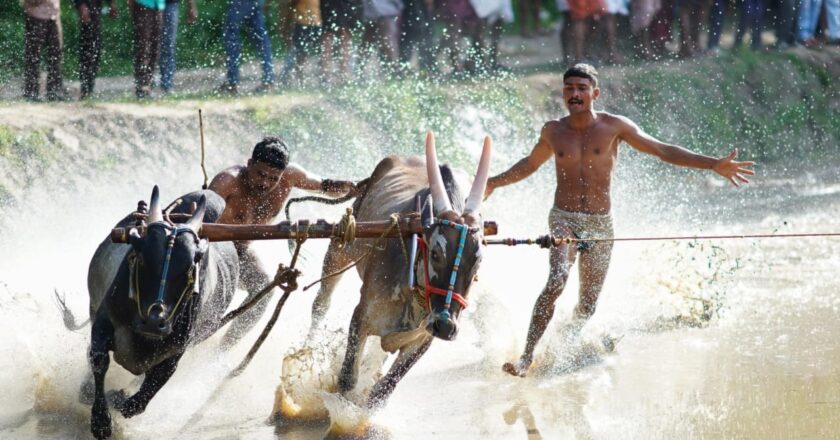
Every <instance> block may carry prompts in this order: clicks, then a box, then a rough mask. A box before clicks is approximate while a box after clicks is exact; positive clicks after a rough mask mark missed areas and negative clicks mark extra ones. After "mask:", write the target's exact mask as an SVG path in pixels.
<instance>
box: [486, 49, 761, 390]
mask: <svg viewBox="0 0 840 440" xmlns="http://www.w3.org/2000/svg"><path fill="white" fill-rule="evenodd" d="M600 93H601V91H600V89H598V79H597V72H596V71H595V69H594V68H593V67H592V66H590V65H588V64H577V65H575V66H574V67H572V68H570V69H569V70H567V71H566V73H565V74H564V75H563V100H564V102H565V103H566V108H567V109H568V110H569V115H568V116H566V117H564V118H562V119H560V120H559V121H549V122H547V123H546V124H545V125H544V126H543V128H542V132H541V133H540V139H539V141H538V142H537V144H536V145H535V146H534V148H533V150H532V151H531V153H530V154H529V155H528V156H526V157H525V158H523V159H521V160H520V161H519V162H517V163H516V164H514V165H513V166H512V167H510V169H508V170H507V171H505V172H503V173H501V174H499V175H497V176H494V177H491V178H490V180H489V181H488V182H487V191H486V195H487V196H489V195H490V193H492V192H493V190H494V189H496V188H499V187H501V186H505V185H510V184H512V183H516V182H519V181H520V180H522V179H525V178H526V177H528V176H530V175H531V174H533V173H534V171H536V170H537V169H538V168H539V167H540V166H541V165H542V164H543V163H545V162H546V161H547V160H549V159H551V158H552V157H553V158H554V163H555V166H556V169H557V188H556V190H555V192H554V207H553V208H552V209H551V214H550V215H549V217H548V221H549V227H550V228H551V233H552V234H554V235H555V236H559V237H572V236H574V237H578V238H583V237H599V238H610V237H612V236H613V225H612V217H611V216H610V181H611V178H612V173H613V169H614V168H615V164H616V160H617V158H618V146H619V144H620V143H621V142H625V143H627V144H629V145H630V146H631V147H633V148H635V149H637V150H639V151H641V152H644V153H647V154H652V155H654V156H656V157H658V158H659V159H660V160H662V161H665V162H668V163H671V164H674V165H678V166H683V167H691V168H701V169H707V170H712V171H714V172H716V173H718V174H720V175H721V176H723V177H725V178H726V179H728V180H729V181H730V182H732V184H733V185H735V186H736V187H737V186H740V185H741V184H742V183H748V182H749V180H747V177H746V176H747V175H753V174H755V173H754V172H753V171H752V170H751V169H750V168H749V167H751V166H752V165H753V164H754V163H753V162H737V161H735V157H736V156H737V154H738V151H737V150H733V151H732V152H731V153H730V154H729V155H728V156H726V157H723V158H714V157H709V156H704V155H701V154H697V153H693V152H691V151H689V150H686V149H685V148H681V147H678V146H676V145H669V144H666V143H663V142H660V141H658V140H656V139H654V138H653V137H651V136H650V135H648V134H647V133H645V132H644V131H642V130H641V129H640V128H639V127H638V126H637V125H636V124H634V123H633V121H631V120H629V119H627V118H625V117H623V116H618V115H612V114H609V113H606V112H601V111H595V110H593V108H592V107H593V103H594V102H595V101H596V100H597V99H598V96H599V95H600ZM578 253H579V254H580V265H579V266H578V271H579V273H580V299H579V301H578V304H577V307H576V308H575V321H576V322H575V324H576V327H575V328H578V329H579V328H580V327H581V326H582V325H583V323H585V320H586V319H588V318H589V317H590V316H592V314H593V313H595V305H596V303H597V301H598V295H600V293H601V287H602V286H603V285H604V279H605V278H606V275H607V269H608V268H609V262H610V254H611V253H612V242H597V243H585V242H583V243H577V244H571V245H561V246H558V247H553V248H551V250H550V259H549V262H550V273H549V277H548V283H547V284H546V286H545V289H544V290H543V291H542V293H541V294H540V296H539V298H538V299H537V302H536V304H535V305H534V311H533V314H532V316H531V325H530V327H529V328H528V338H527V340H526V344H525V351H524V352H523V353H522V356H521V357H520V358H519V362H517V363H515V364H514V363H511V362H508V363H506V364H505V365H504V366H503V367H502V369H503V370H504V371H506V372H507V373H510V374H512V375H515V376H525V374H526V373H527V372H528V368H529V367H530V365H531V362H532V360H533V356H534V348H535V346H536V345H537V342H538V341H539V340H540V338H541V337H542V335H543V333H544V332H545V330H546V327H547V326H548V323H549V321H550V320H551V317H552V316H553V315H554V303H555V301H556V300H557V298H558V297H559V296H560V294H561V293H562V292H563V288H564V287H565V285H566V280H567V279H568V277H569V271H570V269H571V267H572V265H573V264H574V263H575V258H576V256H577V254H578Z"/></svg>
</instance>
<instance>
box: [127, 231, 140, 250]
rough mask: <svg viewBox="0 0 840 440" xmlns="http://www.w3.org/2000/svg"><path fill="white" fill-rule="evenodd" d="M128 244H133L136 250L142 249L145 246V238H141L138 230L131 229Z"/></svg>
mask: <svg viewBox="0 0 840 440" xmlns="http://www.w3.org/2000/svg"><path fill="white" fill-rule="evenodd" d="M128 243H129V244H131V246H132V247H133V248H134V249H137V250H139V249H140V245H142V244H143V237H141V236H140V231H138V230H137V228H131V230H130V231H128Z"/></svg>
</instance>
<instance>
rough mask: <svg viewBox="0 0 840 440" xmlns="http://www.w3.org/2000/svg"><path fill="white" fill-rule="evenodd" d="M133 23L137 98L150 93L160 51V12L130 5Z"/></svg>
mask: <svg viewBox="0 0 840 440" xmlns="http://www.w3.org/2000/svg"><path fill="white" fill-rule="evenodd" d="M131 12H132V20H133V21H134V86H135V93H136V94H137V97H138V98H147V97H148V96H149V93H150V92H151V85H152V75H153V74H154V71H155V63H156V62H157V58H158V50H159V49H160V25H161V12H160V11H156V10H154V9H150V8H147V7H145V6H143V5H140V4H138V3H132V8H131Z"/></svg>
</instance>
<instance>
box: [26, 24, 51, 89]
mask: <svg viewBox="0 0 840 440" xmlns="http://www.w3.org/2000/svg"><path fill="white" fill-rule="evenodd" d="M23 27H24V40H23V53H24V56H23V58H24V67H23V97H24V98H26V99H38V93H39V91H40V90H39V89H40V84H39V82H40V81H38V79H39V77H40V75H39V71H40V69H39V67H40V65H41V47H43V46H44V42H45V39H46V26H45V25H44V20H39V19H37V18H34V17H30V16H28V15H26V14H24V24H23Z"/></svg>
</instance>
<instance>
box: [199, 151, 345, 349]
mask: <svg viewBox="0 0 840 440" xmlns="http://www.w3.org/2000/svg"><path fill="white" fill-rule="evenodd" d="M292 188H300V189H305V190H307V191H321V192H323V193H326V194H327V195H330V196H341V195H345V194H348V193H350V192H355V191H356V185H355V184H353V183H352V182H348V181H342V180H328V179H321V178H319V177H317V176H315V175H312V174H310V173H308V172H307V171H306V170H304V169H303V168H301V167H300V166H298V165H295V164H291V163H289V149H288V147H286V144H285V143H284V142H283V141H282V140H281V139H279V138H276V137H266V138H265V139H263V140H261V141H260V142H259V143H258V144H257V145H256V146H255V147H254V152H253V154H252V156H251V158H250V159H248V164H247V165H245V166H242V165H235V166H232V167H230V168H228V169H226V170H224V171H222V172H220V173H219V174H218V175H216V177H214V178H213V181H212V182H210V189H211V190H213V191H215V192H216V193H218V194H219V195H221V196H222V197H223V198H224V199H225V201H226V202H227V206H226V207H225V212H224V213H223V214H222V217H221V218H220V219H219V223H226V224H237V225H238V224H268V223H269V222H271V221H272V220H273V219H274V217H276V216H277V214H279V213H280V210H281V209H283V206H285V204H286V199H288V198H289V193H290V192H291V191H292ZM234 245H235V246H236V250H237V251H238V253H239V262H240V268H241V269H240V270H241V276H240V280H241V286H240V287H242V288H244V289H245V290H247V291H248V299H250V298H252V297H253V296H255V295H256V294H257V293H259V291H260V290H262V289H263V287H265V286H266V285H267V284H268V283H269V282H270V281H271V279H272V277H270V276H269V275H268V274H266V273H265V271H263V269H262V267H261V265H260V261H259V258H258V257H257V255H256V254H255V253H254V251H253V250H252V249H251V248H250V246H249V245H250V242H247V241H240V242H235V243H234ZM268 299H269V296H266V297H265V298H264V299H263V300H262V301H260V302H259V303H258V304H257V305H255V306H254V308H252V309H251V310H250V311H248V313H246V314H245V315H243V319H238V320H236V321H235V322H234V323H233V324H232V326H231V328H230V330H228V332H227V333H226V334H225V341H224V343H223V344H225V345H230V344H232V343H234V342H236V341H237V340H239V339H240V338H241V337H242V336H243V335H244V334H245V333H246V332H247V331H248V330H250V329H251V327H253V326H254V324H256V321H257V320H258V319H259V317H260V316H262V313H263V312H264V311H265V308H266V306H267V305H268ZM246 301H247V300H246Z"/></svg>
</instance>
